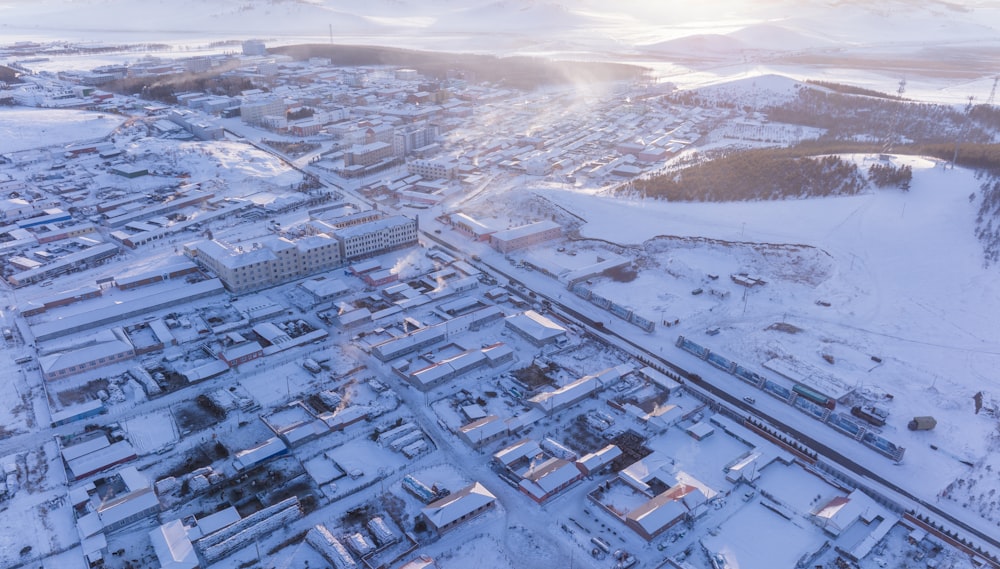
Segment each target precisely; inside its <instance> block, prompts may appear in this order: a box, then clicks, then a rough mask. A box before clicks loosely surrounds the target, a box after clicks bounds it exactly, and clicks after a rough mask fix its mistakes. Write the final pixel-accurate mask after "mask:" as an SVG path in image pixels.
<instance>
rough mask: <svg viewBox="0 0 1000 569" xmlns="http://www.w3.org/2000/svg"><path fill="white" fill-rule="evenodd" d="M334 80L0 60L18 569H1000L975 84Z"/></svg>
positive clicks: (334, 66) (265, 52)
mask: <svg viewBox="0 0 1000 569" xmlns="http://www.w3.org/2000/svg"><path fill="white" fill-rule="evenodd" d="M331 37H332V29H331ZM279 43H280V42H279ZM326 48H332V46H322V45H320V46H316V45H310V46H301V45H271V44H270V42H269V41H268V40H266V39H255V38H242V39H240V40H238V41H236V40H229V41H224V42H219V43H218V44H215V45H212V46H209V47H207V48H206V49H204V50H203V51H202V52H199V53H195V54H193V55H192V54H179V53H176V52H169V53H166V52H168V51H169V50H166V49H165V48H163V49H160V51H157V49H158V48H152V47H150V46H149V45H139V44H134V45H132V46H131V47H128V48H123V47H122V46H112V45H110V44H107V45H104V46H95V45H92V44H87V43H80V44H74V43H72V42H44V41H17V42H13V43H10V44H7V45H0V72H3V73H4V74H3V75H2V76H0V255H2V257H3V259H4V262H3V264H2V269H0V270H2V275H0V276H2V284H0V296H2V298H0V307H2V308H0V328H2V334H3V338H2V342H3V350H2V352H0V372H2V376H3V377H4V381H3V382H0V401H3V402H4V404H3V405H0V467H2V469H3V474H2V476H0V566H2V567H10V568H16V567H24V568H35V567H40V568H47V569H48V568H59V569H64V568H65V569H90V568H95V567H106V568H110V569H125V568H138V567H150V568H163V569H197V568H208V567H212V568H219V569H237V568H257V567H259V568H285V567H296V568H299V567H314V568H318V567H333V568H336V569H345V568H353V567H359V568H360V567H367V568H372V569H375V568H386V569H428V568H441V569H460V568H467V567H474V566H475V567H482V568H484V569H487V568H489V569H492V568H498V569H502V568H511V569H513V568H515V567H592V568H595V569H603V568H607V569H612V568H614V569H618V568H628V567H642V568H647V567H648V568H661V567H664V568H673V569H726V568H728V569H781V568H805V567H809V568H836V569H846V568H854V569H874V568H876V567H878V568H882V567H896V568H910V567H935V568H942V569H943V568H960V569H964V568H973V567H994V568H1000V539H998V538H997V537H996V536H997V535H998V534H1000V529H998V528H1000V507H998V501H997V500H998V499H997V497H996V493H997V488H998V487H1000V479H998V478H997V476H996V472H995V470H994V469H995V468H1000V459H998V458H997V457H998V456H1000V454H998V450H1000V387H998V384H997V378H996V369H998V367H1000V366H998V364H1000V342H998V338H1000V334H998V333H997V332H998V331H1000V329H998V327H997V324H996V317H995V315H996V314H997V311H998V310H1000V301H998V299H1000V279H998V278H997V276H998V274H997V266H996V265H995V261H996V259H992V261H991V258H990V255H991V253H990V251H994V250H993V249H991V248H990V247H991V246H992V247H995V244H994V245H990V244H989V236H990V235H992V233H991V232H992V231H993V230H992V226H991V225H989V224H988V223H984V220H983V218H984V212H987V214H985V215H987V216H988V215H991V214H990V213H989V212H990V211H992V210H990V209H989V208H990V207H993V206H990V204H991V203H993V202H991V201H990V200H993V199H994V198H996V196H997V195H998V194H997V192H994V193H993V194H990V193H989V189H988V185H989V184H988V183H985V184H984V183H983V182H982V180H983V179H984V177H985V176H986V174H984V173H983V170H981V169H977V167H975V166H974V165H970V164H969V163H967V162H963V161H962V160H961V159H960V158H959V150H960V148H962V151H963V152H965V147H961V146H960V143H965V142H977V143H982V144H995V140H996V138H997V136H998V135H1000V126H998V125H997V123H996V121H995V118H991V117H992V116H993V115H990V114H988V112H990V111H991V112H993V113H995V112H996V107H995V106H993V97H994V94H995V90H996V87H997V82H996V81H995V80H993V81H992V88H993V91H994V92H993V93H990V94H989V102H988V103H986V104H985V105H980V106H983V107H985V110H983V111H981V112H982V113H983V114H982V115H976V114H974V113H973V112H972V107H973V104H972V101H971V100H970V101H969V104H968V107H967V108H966V107H964V106H962V105H958V106H956V107H955V108H956V109H958V110H953V111H948V112H951V113H952V114H950V115H949V114H945V111H943V110H942V111H940V112H939V113H938V114H936V115H934V114H932V113H934V112H938V111H935V110H933V109H932V111H926V109H927V108H931V107H932V105H939V107H934V109H936V108H940V109H951V108H952V106H949V105H950V104H949V103H947V102H940V100H939V99H938V100H935V99H934V98H928V99H926V100H921V99H919V95H914V99H915V100H914V101H912V102H914V104H913V105H911V107H913V108H919V109H920V110H919V112H922V113H925V114H926V115H927V116H932V117H933V121H935V129H937V131H938V132H945V131H947V133H949V136H950V135H951V134H950V133H957V134H955V135H956V136H960V137H962V138H963V139H962V140H960V141H959V142H955V141H954V140H953V139H948V140H950V141H951V142H949V143H948V146H947V148H946V150H947V158H942V157H941V156H940V155H938V154H935V153H934V152H933V151H928V152H926V153H924V154H919V153H917V152H911V151H909V150H906V149H905V148H904V147H905V146H906V145H907V144H908V143H921V142H923V139H921V138H920V137H919V135H918V134H915V133H916V130H917V128H918V127H919V125H920V124H923V123H922V122H921V121H923V120H925V119H924V118H923V117H924V115H920V116H919V117H917V118H914V119H912V120H911V121H909V122H908V121H907V120H901V119H900V118H899V117H900V114H901V113H902V112H903V111H895V112H896V115H893V116H892V117H891V119H892V120H891V121H889V122H887V123H886V124H891V127H888V128H890V131H889V132H888V133H886V132H873V133H867V134H865V135H864V136H861V135H857V136H855V139H854V141H855V142H858V143H861V142H871V141H872V140H875V141H878V142H879V144H882V147H881V149H880V151H878V152H870V151H866V150H845V151H838V152H837V153H836V154H837V156H836V157H835V160H836V161H837V163H836V164H834V165H832V166H830V164H833V162H824V164H825V165H827V166H829V168H830V169H832V168H834V167H842V168H845V169H854V170H856V171H858V172H862V173H867V175H868V177H864V176H860V177H854V178H850V177H848V183H846V185H843V186H840V187H838V188H836V189H835V190H831V191H825V190H824V191H822V192H821V191H819V190H816V191H813V192H812V193H810V192H807V191H805V190H803V194H802V195H797V196H794V197H786V196H785V195H784V194H781V192H782V191H784V190H782V189H781V188H778V187H777V186H775V188H774V189H772V190H769V191H770V192H771V195H768V196H763V197H759V199H748V198H727V197H722V198H718V199H704V198H700V199H698V198H690V197H688V198H683V199H673V198H670V197H664V195H659V194H656V193H655V191H658V190H657V189H656V188H655V187H654V186H655V183H657V181H658V180H661V177H663V176H665V174H667V173H670V172H676V171H679V169H681V168H686V167H698V166H699V165H702V164H705V163H708V162H711V161H713V160H715V159H720V157H726V156H730V155H731V154H734V153H739V152H747V153H752V152H754V151H762V150H766V149H775V148H784V147H792V146H794V145H798V144H803V143H805V144H809V143H812V144H816V145H819V144H822V143H824V141H827V140H829V139H830V138H829V137H832V136H834V135H835V134H837V135H842V133H839V132H837V129H838V128H842V126H841V125H833V124H826V123H823V122H822V121H817V120H812V119H809V120H806V119H802V120H797V119H796V117H797V115H795V114H794V112H797V111H796V109H797V107H795V105H796V104H800V102H801V101H803V100H817V99H818V100H823V101H826V100H832V99H833V98H834V97H845V98H847V97H857V98H865V100H868V101H870V100H875V101H876V102H879V101H883V100H884V97H889V98H890V99H891V98H892V97H893V95H891V93H890V95H883V94H878V96H876V95H873V93H875V91H872V90H869V87H873V85H872V84H871V82H870V81H864V82H861V85H864V88H862V87H860V86H859V87H856V88H855V89H856V90H857V93H854V92H848V90H847V88H846V87H845V86H844V85H842V84H840V83H833V82H830V81H828V80H829V77H825V76H824V77H821V78H822V79H823V81H814V80H807V79H806V77H807V75H806V74H802V75H795V74H794V73H791V72H789V71H788V70H787V69H764V70H762V72H758V73H754V74H746V73H744V72H742V71H739V70H737V72H736V73H733V74H729V75H726V76H720V77H718V78H717V80H715V81H711V82H706V81H705V78H704V74H703V73H701V72H698V73H694V72H692V77H691V78H688V79H691V81H692V84H690V85H689V84H685V83H684V82H685V80H687V79H685V77H682V76H677V77H671V78H669V80H667V79H665V78H664V77H661V76H658V75H657V73H656V72H654V71H653V70H651V69H650V68H647V67H643V66H641V65H631V64H630V65H623V64H607V65H604V66H602V67H601V70H600V71H594V75H595V76H594V77H593V78H591V80H590V81H589V82H588V83H587V84H586V85H581V82H580V80H579V77H575V76H574V78H573V79H572V80H569V79H567V78H566V77H561V78H558V79H552V78H551V77H549V76H550V75H559V74H560V73H564V72H565V73H567V74H569V73H570V72H571V71H572V72H574V73H575V72H577V71H579V69H577V68H576V67H575V64H574V63H572V62H570V63H566V65H567V66H569V67H566V68H558V67H556V66H553V67H546V65H547V64H542V63H539V62H538V61H536V60H534V59H526V60H525V61H522V62H520V63H518V64H517V65H518V66H521V65H523V66H524V67H518V66H513V65H512V67H511V68H510V69H508V70H505V71H504V73H505V74H507V75H511V76H513V75H516V78H515V79H511V77H503V78H502V79H498V78H496V77H494V76H492V75H491V73H490V72H489V70H488V68H489V67H490V66H493V65H495V62H486V63H485V64H484V62H483V61H479V60H472V59H470V60H459V59H455V60H453V61H452V60H447V59H441V60H438V59H434V58H430V60H425V59H421V57H418V56H417V55H413V54H412V53H408V54H407V55H406V57H408V58H410V59H409V60H408V61H410V64H409V65H407V64H403V63H371V62H361V63H356V62H345V61H339V60H338V57H344V58H345V59H348V60H349V59H351V58H352V57H353V58H356V59H358V58H360V59H364V58H365V57H379V58H383V59H386V58H388V59H390V60H392V58H394V57H398V56H397V55H393V54H386V53H383V52H378V53H375V54H374V55H373V53H368V52H366V51H365V50H366V49H376V48H366V47H358V48H356V50H357V51H356V52H353V51H352V52H351V54H350V55H349V56H342V55H341V54H340V53H339V52H335V51H331V50H330V49H326ZM413 53H417V52H413ZM469 57H470V58H474V57H480V56H469ZM482 57H485V56H482ZM393 61H394V60H393ZM481 65H486V67H477V66H481ZM496 65H499V64H496ZM553 65H554V64H553ZM868 78H869V80H870V79H871V77H870V76H869V77H868ZM839 81H841V82H843V83H850V81H849V80H848V79H846V78H843V77H841V78H840V79H839ZM977 81H979V82H980V83H982V85H985V88H986V89H987V90H988V89H989V86H990V81H989V80H985V79H983V78H981V77H980V78H978V79H977ZM920 82H921V79H920V78H919V77H918V78H916V79H914V78H912V77H911V78H910V80H909V84H910V85H911V87H910V89H911V90H913V84H914V83H917V84H920ZM932 83H933V81H930V80H927V81H925V82H924V83H923V84H920V86H919V87H918V88H917V92H919V93H927V92H930V91H932V89H931V88H930V87H929V85H931V84H932ZM887 85H888V86H887ZM879 87H880V88H882V89H884V90H887V91H894V92H896V95H895V97H897V99H893V100H894V101H895V102H896V103H900V101H905V102H911V101H910V100H909V99H904V98H903V95H904V94H905V93H911V91H907V90H906V89H907V80H906V79H903V80H901V81H899V82H898V86H897V83H896V82H895V80H885V81H883V83H881V84H880V85H879ZM811 97H812V98H817V99H810V98H811ZM983 99H985V96H984V97H983ZM900 104H902V103H900ZM879 112H881V111H879ZM914 112H918V111H914ZM914 116H916V115H914ZM976 117H985V118H976ZM927 120H930V119H927ZM990 121H993V122H990ZM901 124H908V125H909V126H899V125H901ZM914 125H916V126H914ZM907 129H909V130H907ZM949 129H954V130H949ZM882 135H885V137H886V138H885V142H884V143H883V142H882V140H881V139H880V136H882ZM865 136H867V138H865ZM977 136H978V137H981V139H977V140H973V138H974V137H977ZM928 140H931V141H932V142H933V141H936V140H937V139H933V138H929V139H928ZM952 145H954V154H955V156H954V157H951V152H952V150H951V148H952ZM966 159H967V160H968V158H966ZM800 160H801V159H800ZM854 170H852V171H854ZM885 172H888V174H885V175H887V176H892V175H897V174H898V175H900V176H902V175H903V174H905V176H906V178H905V181H904V182H903V183H900V184H898V185H893V184H890V183H886V184H883V183H882V182H881V181H880V179H877V176H878V175H881V173H885ZM774 175H775V177H780V176H779V175H778V173H774ZM678 178H679V177H678ZM692 178H693V175H692ZM669 183H676V179H675V180H674V181H672V182H669ZM713 183H715V181H713ZM747 185H748V186H749V185H750V181H749V180H748V182H747ZM665 187H672V186H669V185H668V186H665ZM845 188H846V189H845ZM654 190H655V191H654ZM991 196H992V197H991ZM994 201H995V200H994ZM977 214H978V220H977ZM977 228H979V229H977ZM994 252H995V251H994Z"/></svg>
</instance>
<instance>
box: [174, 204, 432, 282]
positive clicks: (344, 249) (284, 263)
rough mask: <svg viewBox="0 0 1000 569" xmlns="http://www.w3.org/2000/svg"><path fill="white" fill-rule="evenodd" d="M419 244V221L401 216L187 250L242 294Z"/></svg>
mask: <svg viewBox="0 0 1000 569" xmlns="http://www.w3.org/2000/svg"><path fill="white" fill-rule="evenodd" d="M324 225H325V224H324ZM316 227H318V226H316V225H314V230H315V228H316ZM416 242H417V222H416V221H415V220H413V219H409V218H407V217H404V216H401V215H396V216H392V217H385V218H378V219H374V220H370V221H367V222H365V223H361V224H359V225H353V226H351V227H345V228H343V229H334V228H333V227H332V226H331V227H330V230H329V231H328V232H317V233H315V234H314V235H310V236H308V237H304V238H302V239H299V240H297V241H291V240H289V239H286V238H284V237H277V236H269V237H265V238H263V239H260V240H258V241H256V242H253V243H250V244H243V245H230V244H227V243H221V242H219V241H211V240H204V241H197V242H195V243H190V244H188V245H185V246H184V250H185V253H186V254H187V255H188V256H189V257H191V258H192V259H194V260H195V261H197V262H198V263H199V264H200V265H201V266H202V267H205V268H206V269H209V270H211V271H212V272H213V273H215V275H216V276H218V277H219V279H220V280H221V281H222V282H223V283H224V284H225V285H226V288H227V289H229V290H230V291H232V292H236V293H240V292H246V291H253V290H260V289H263V288H268V287H272V286H276V285H279V284H282V283H286V282H289V281H292V280H295V279H299V278H303V277H307V276H309V275H312V274H315V273H319V272H322V271H328V270H330V269H335V268H337V267H340V266H341V265H343V263H344V262H345V261H350V260H353V259H359V258H362V257H368V256H371V255H377V254H379V253H383V252H386V251H391V250H393V249H398V248H400V247H405V246H409V245H412V244H414V243H416Z"/></svg>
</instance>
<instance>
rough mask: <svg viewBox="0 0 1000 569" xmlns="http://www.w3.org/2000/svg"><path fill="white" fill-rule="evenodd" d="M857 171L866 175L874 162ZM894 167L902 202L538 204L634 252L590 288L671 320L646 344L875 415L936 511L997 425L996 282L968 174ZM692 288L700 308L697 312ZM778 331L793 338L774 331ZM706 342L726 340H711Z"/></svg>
mask: <svg viewBox="0 0 1000 569" xmlns="http://www.w3.org/2000/svg"><path fill="white" fill-rule="evenodd" d="M855 160H857V161H858V162H859V165H861V166H862V167H863V168H867V164H868V163H869V162H870V161H871V160H873V158H871V157H867V156H856V157H855ZM894 162H895V163H897V164H908V165H910V166H912V167H913V170H914V182H913V186H912V189H911V190H910V191H909V192H902V191H900V190H896V189H892V190H872V191H869V192H868V193H865V194H863V195H859V196H853V197H838V198H822V199H803V200H787V201H779V202H751V203H721V204H720V203H667V202H661V201H654V200H642V201H635V200H625V199H620V198H612V197H607V196H603V195H594V194H588V193H583V192H574V191H572V190H565V189H563V188H555V187H552V188H542V189H537V190H534V192H536V193H537V194H539V195H541V196H543V197H544V198H546V199H547V200H549V201H551V202H553V203H555V204H558V205H559V206H561V207H562V208H565V209H566V210H568V211H569V212H571V213H573V214H576V215H578V216H580V217H582V218H583V219H585V220H586V221H585V223H584V224H583V225H582V227H581V228H580V234H581V237H584V238H594V239H602V240H607V241H611V242H614V243H618V244H621V245H624V246H630V245H633V246H634V245H638V246H640V247H641V249H640V250H639V251H640V252H639V253H635V249H630V251H632V253H631V254H632V255H633V256H634V258H635V261H636V266H637V267H638V269H639V270H638V275H637V276H636V278H635V280H632V281H630V282H617V281H615V280H614V279H610V278H602V279H599V280H597V281H595V283H594V285H593V286H592V288H593V289H594V290H595V292H597V293H599V294H601V295H602V296H605V297H606V298H610V299H612V300H614V301H616V302H622V303H624V304H627V305H628V306H630V307H631V308H633V309H635V310H636V311H637V312H639V313H645V315H646V316H647V317H651V318H654V319H657V320H667V321H670V322H671V323H672V321H673V320H674V319H679V320H680V322H679V323H678V325H676V326H673V327H671V328H665V327H662V326H661V327H659V329H658V330H657V331H656V333H655V337H656V338H657V340H653V341H650V339H647V340H645V341H646V342H647V343H650V344H652V345H656V344H658V343H660V342H661V341H662V344H661V345H669V344H670V343H672V341H673V340H674V339H676V337H677V335H679V334H684V335H686V336H690V337H692V338H694V339H695V341H697V342H699V343H701V344H703V345H705V346H708V347H709V348H711V349H712V350H713V351H716V352H718V353H721V354H723V355H726V356H727V357H730V358H732V359H734V360H736V361H739V362H741V363H745V364H749V365H752V366H758V367H757V369H761V368H760V367H759V366H760V365H761V364H762V363H763V362H764V361H766V360H768V359H770V358H771V357H774V356H776V355H777V356H781V355H788V356H794V357H795V358H797V359H799V360H801V361H804V362H806V363H808V364H810V365H813V366H815V367H819V368H820V369H823V370H824V371H826V372H828V373H830V374H833V375H834V376H836V377H838V378H840V379H841V380H842V381H843V382H844V383H845V384H846V385H849V386H851V387H853V388H854V389H855V390H856V392H858V393H859V394H862V395H864V396H866V398H868V399H869V400H874V401H876V402H879V403H880V404H882V402H885V403H884V405H885V406H887V407H888V409H889V410H890V412H891V415H890V418H889V421H888V424H887V425H886V426H885V427H883V428H882V432H883V435H884V436H886V437H887V438H889V439H891V440H893V441H895V442H896V443H897V444H901V445H902V446H904V447H906V448H907V454H906V458H905V459H904V468H905V469H907V470H912V471H913V472H914V474H916V473H920V475H919V476H913V477H911V478H909V479H908V480H907V484H908V487H911V488H914V489H917V490H919V491H920V493H921V494H922V495H925V496H927V497H929V498H934V496H935V495H936V494H938V493H939V492H941V491H942V490H944V489H945V488H946V487H948V488H949V492H955V491H956V487H955V486H954V485H951V486H949V485H950V484H951V483H952V482H953V481H954V479H955V478H956V477H958V476H962V475H963V473H964V472H966V471H967V470H968V467H967V466H966V465H965V464H963V463H961V462H959V461H960V460H964V461H968V462H973V463H975V462H977V461H980V460H983V459H985V458H986V457H988V456H990V454H991V453H992V452H993V451H994V450H995V448H996V442H995V440H994V439H995V433H996V426H997V420H996V419H995V418H993V417H990V416H988V415H986V414H979V415H976V414H975V410H974V405H973V400H972V398H973V395H975V394H976V393H977V392H979V391H983V392H984V395H985V396H986V397H985V399H986V400H987V401H990V400H994V398H996V397H998V395H1000V394H998V387H997V385H996V382H995V378H994V377H993V370H995V369H997V367H998V366H1000V339H998V335H997V325H996V322H995V314H997V312H998V311H1000V303H998V300H997V299H998V298H1000V279H998V278H997V277H998V275H997V268H996V267H984V265H983V262H982V250H981V246H980V244H979V243H978V242H977V241H976V239H975V237H974V235H973V233H972V227H973V224H974V217H975V211H976V207H977V206H976V203H974V202H975V199H973V200H970V194H974V193H976V192H977V188H978V182H977V180H976V179H975V177H974V175H973V172H971V171H969V170H964V169H961V168H958V169H950V168H946V167H945V165H944V164H942V163H940V162H937V161H932V160H929V159H922V158H913V157H896V158H895V159H894ZM512 199H515V200H516V199H522V198H512ZM495 206H496V204H493V207H495ZM626 219H627V220H628V222H627V223H625V222H623V220H626ZM581 243H586V242H578V244H577V245H576V246H578V247H579V246H583V245H581ZM536 255H537V253H536ZM737 272H749V273H751V274H756V275H759V276H760V277H762V278H763V279H764V280H765V281H767V284H766V285H764V286H763V287H757V288H754V289H750V290H746V291H745V290H744V289H743V287H740V286H738V285H735V284H734V283H732V282H730V280H729V278H728V277H729V275H730V274H733V273H737ZM710 274H711V275H715V276H718V277H719V279H718V280H712V279H711V278H709V277H708V275H710ZM695 288H703V289H704V291H705V292H704V293H703V294H700V295H697V296H694V295H692V294H691V291H692V290H694V289H695ZM744 292H745V294H744ZM715 293H718V294H715ZM817 301H822V302H823V303H829V305H830V306H824V305H820V304H817ZM782 322H784V323H788V324H791V325H792V326H794V327H795V328H796V329H797V330H798V331H797V332H795V333H789V332H787V331H782V329H781V328H780V327H779V328H778V329H775V328H774V327H772V325H773V324H776V323H782ZM711 327H719V328H720V330H721V334H719V335H718V336H714V337H709V336H706V335H705V333H704V332H705V330H706V329H708V328H711ZM619 328H624V329H626V330H627V329H629V328H630V327H629V326H628V325H625V324H622V326H620V327H619ZM616 329H618V328H616ZM633 330H634V329H632V330H627V331H628V332H632V331H633ZM659 338H662V340H659ZM661 351H662V352H663V354H664V355H665V356H667V357H670V358H673V359H676V361H678V363H680V364H681V365H694V363H693V362H695V361H696V360H694V359H693V358H691V357H690V356H688V355H687V354H684V353H683V352H681V351H680V350H676V349H675V348H673V347H672V346H671V347H668V348H665V349H661ZM824 355H826V356H829V357H830V358H831V359H832V360H833V363H832V364H830V363H827V362H826V361H824V359H823V356H824ZM872 356H875V357H877V358H878V359H880V360H881V362H880V363H876V362H875V361H874V360H872ZM733 381H735V380H733ZM886 394H888V395H889V396H891V400H890V399H888V398H886ZM925 414H927V415H934V416H935V417H937V419H938V421H939V423H938V427H937V429H936V430H934V431H932V432H929V433H921V432H916V433H915V432H911V431H909V430H908V429H907V428H906V423H907V422H908V421H909V420H910V418H912V416H914V415H925ZM931 445H934V446H935V447H937V448H938V449H943V450H939V451H936V450H933V449H932V448H931ZM942 457H943V458H944V460H942ZM928 463H934V464H936V467H935V468H934V469H933V470H927V469H926V465H927V464H928ZM982 468H985V466H983V467H982ZM959 489H960V487H959ZM979 492H980V490H977V491H976V493H974V494H978V493H979ZM982 492H985V493H988V489H987V490H983V491H982ZM959 493H961V492H959ZM986 509H989V510H991V511H992V510H993V509H994V508H990V507H989V506H987V507H986Z"/></svg>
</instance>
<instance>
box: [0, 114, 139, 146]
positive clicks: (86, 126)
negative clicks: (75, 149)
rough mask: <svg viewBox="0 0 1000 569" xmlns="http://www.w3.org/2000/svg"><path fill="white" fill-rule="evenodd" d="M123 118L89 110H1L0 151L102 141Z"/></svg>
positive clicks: (123, 120)
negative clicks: (78, 141) (82, 141)
mask: <svg viewBox="0 0 1000 569" xmlns="http://www.w3.org/2000/svg"><path fill="white" fill-rule="evenodd" d="M123 122H125V118H124V117H121V116H118V115H112V114H106V113H95V112H90V111H73V110H58V109H27V108H24V107H16V108H2V109H0V152H17V151H20V150H28V149H31V148H40V147H45V146H62V145H65V144H69V143H71V142H74V141H77V140H96V139H100V138H104V137H106V136H108V135H109V134H111V132H112V131H113V130H114V129H116V128H118V125H120V124H122V123H123Z"/></svg>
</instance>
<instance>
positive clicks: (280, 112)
mask: <svg viewBox="0 0 1000 569" xmlns="http://www.w3.org/2000/svg"><path fill="white" fill-rule="evenodd" d="M284 116H285V101H283V100H282V99H281V98H280V97H268V98H266V99H256V100H251V101H243V104H241V105H240V117H241V118H242V119H243V122H245V123H247V124H252V125H263V124H264V123H265V122H266V121H265V120H264V119H265V117H284Z"/></svg>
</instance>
